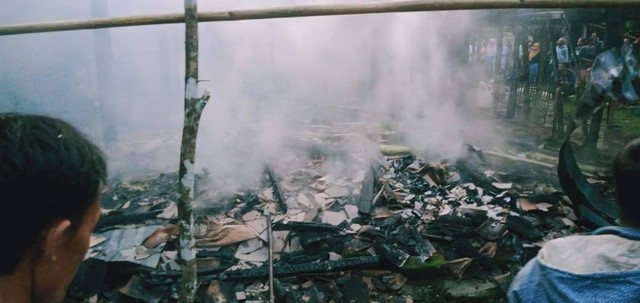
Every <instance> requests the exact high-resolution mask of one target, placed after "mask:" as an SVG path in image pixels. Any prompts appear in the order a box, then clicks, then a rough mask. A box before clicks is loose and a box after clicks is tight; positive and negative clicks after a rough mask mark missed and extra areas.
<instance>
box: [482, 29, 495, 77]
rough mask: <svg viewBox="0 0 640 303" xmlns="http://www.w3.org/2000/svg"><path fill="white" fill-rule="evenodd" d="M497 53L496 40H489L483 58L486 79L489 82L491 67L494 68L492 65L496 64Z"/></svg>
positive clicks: (491, 72)
mask: <svg viewBox="0 0 640 303" xmlns="http://www.w3.org/2000/svg"><path fill="white" fill-rule="evenodd" d="M497 51H498V42H497V40H496V39H495V38H491V39H489V43H487V51H486V56H485V58H484V64H485V77H486V79H489V80H490V79H491V78H492V76H493V66H494V63H495V62H496V52H497Z"/></svg>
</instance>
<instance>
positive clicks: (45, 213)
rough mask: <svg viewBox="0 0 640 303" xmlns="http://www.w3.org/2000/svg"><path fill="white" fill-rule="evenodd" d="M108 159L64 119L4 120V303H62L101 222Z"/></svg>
mask: <svg viewBox="0 0 640 303" xmlns="http://www.w3.org/2000/svg"><path fill="white" fill-rule="evenodd" d="M105 180H106V163H105V160H104V156H103V155H102V152H101V151H100V150H99V149H98V147H96V146H95V145H93V144H92V143H91V142H89V141H88V140H87V139H86V138H85V137H84V136H83V135H82V134H81V133H80V132H79V131H78V130H77V129H75V128H74V127H73V126H71V125H69V124H68V123H66V122H63V121H61V120H58V119H54V118H49V117H44V116H35V115H25V114H17V113H4V114H0V203H2V211H0V229H1V230H4V231H6V232H5V234H4V239H3V240H4V241H5V243H6V244H7V245H5V246H3V247H2V249H1V250H0V251H1V253H0V254H1V255H2V257H0V302H12V303H28V302H39V303H50V302H51V303H52V302H62V300H63V299H64V297H65V293H66V289H67V287H68V286H69V283H70V282H71V280H72V279H73V276H74V274H75V271H76V270H77V268H78V265H79V264H80V262H81V261H82V259H83V258H84V256H85V254H86V252H87V249H88V246H89V239H90V237H91V231H92V230H93V228H94V227H95V225H96V223H97V222H98V218H99V217H100V194H101V190H102V186H103V184H104V183H105Z"/></svg>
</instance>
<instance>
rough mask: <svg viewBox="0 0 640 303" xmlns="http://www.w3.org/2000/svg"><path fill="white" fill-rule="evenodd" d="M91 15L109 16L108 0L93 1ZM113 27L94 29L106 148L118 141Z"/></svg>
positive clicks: (102, 127)
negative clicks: (114, 111)
mask: <svg viewBox="0 0 640 303" xmlns="http://www.w3.org/2000/svg"><path fill="white" fill-rule="evenodd" d="M91 16H92V17H93V18H107V17H109V7H108V5H107V0H93V1H91ZM110 31H111V29H98V30H95V31H93V43H94V49H95V52H94V53H95V58H94V62H95V65H96V66H95V67H96V83H97V88H98V97H97V98H98V107H99V108H98V112H99V114H100V128H101V131H102V143H103V144H104V146H105V148H107V149H111V148H113V147H115V146H116V143H117V141H118V132H117V131H118V129H117V127H116V123H115V121H114V117H113V113H112V110H111V109H112V108H113V100H112V98H113V94H112V93H111V90H112V81H111V33H110Z"/></svg>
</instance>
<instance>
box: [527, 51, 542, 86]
mask: <svg viewBox="0 0 640 303" xmlns="http://www.w3.org/2000/svg"><path fill="white" fill-rule="evenodd" d="M540 57H541V55H540V43H538V42H536V43H534V44H533V46H531V50H530V51H529V83H530V84H536V83H537V81H538V67H539V66H540Z"/></svg>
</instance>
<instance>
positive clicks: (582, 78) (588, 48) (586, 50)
mask: <svg viewBox="0 0 640 303" xmlns="http://www.w3.org/2000/svg"><path fill="white" fill-rule="evenodd" d="M581 39H582V38H581ZM582 41H584V39H583V40H582ZM580 44H582V43H579V44H578V45H579V53H578V69H579V70H580V73H579V75H578V82H579V83H580V85H581V86H584V85H586V83H587V81H588V80H589V70H590V69H591V65H592V64H593V60H595V58H596V49H595V46H594V40H593V39H589V40H588V41H587V43H586V44H583V45H582V46H580Z"/></svg>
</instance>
